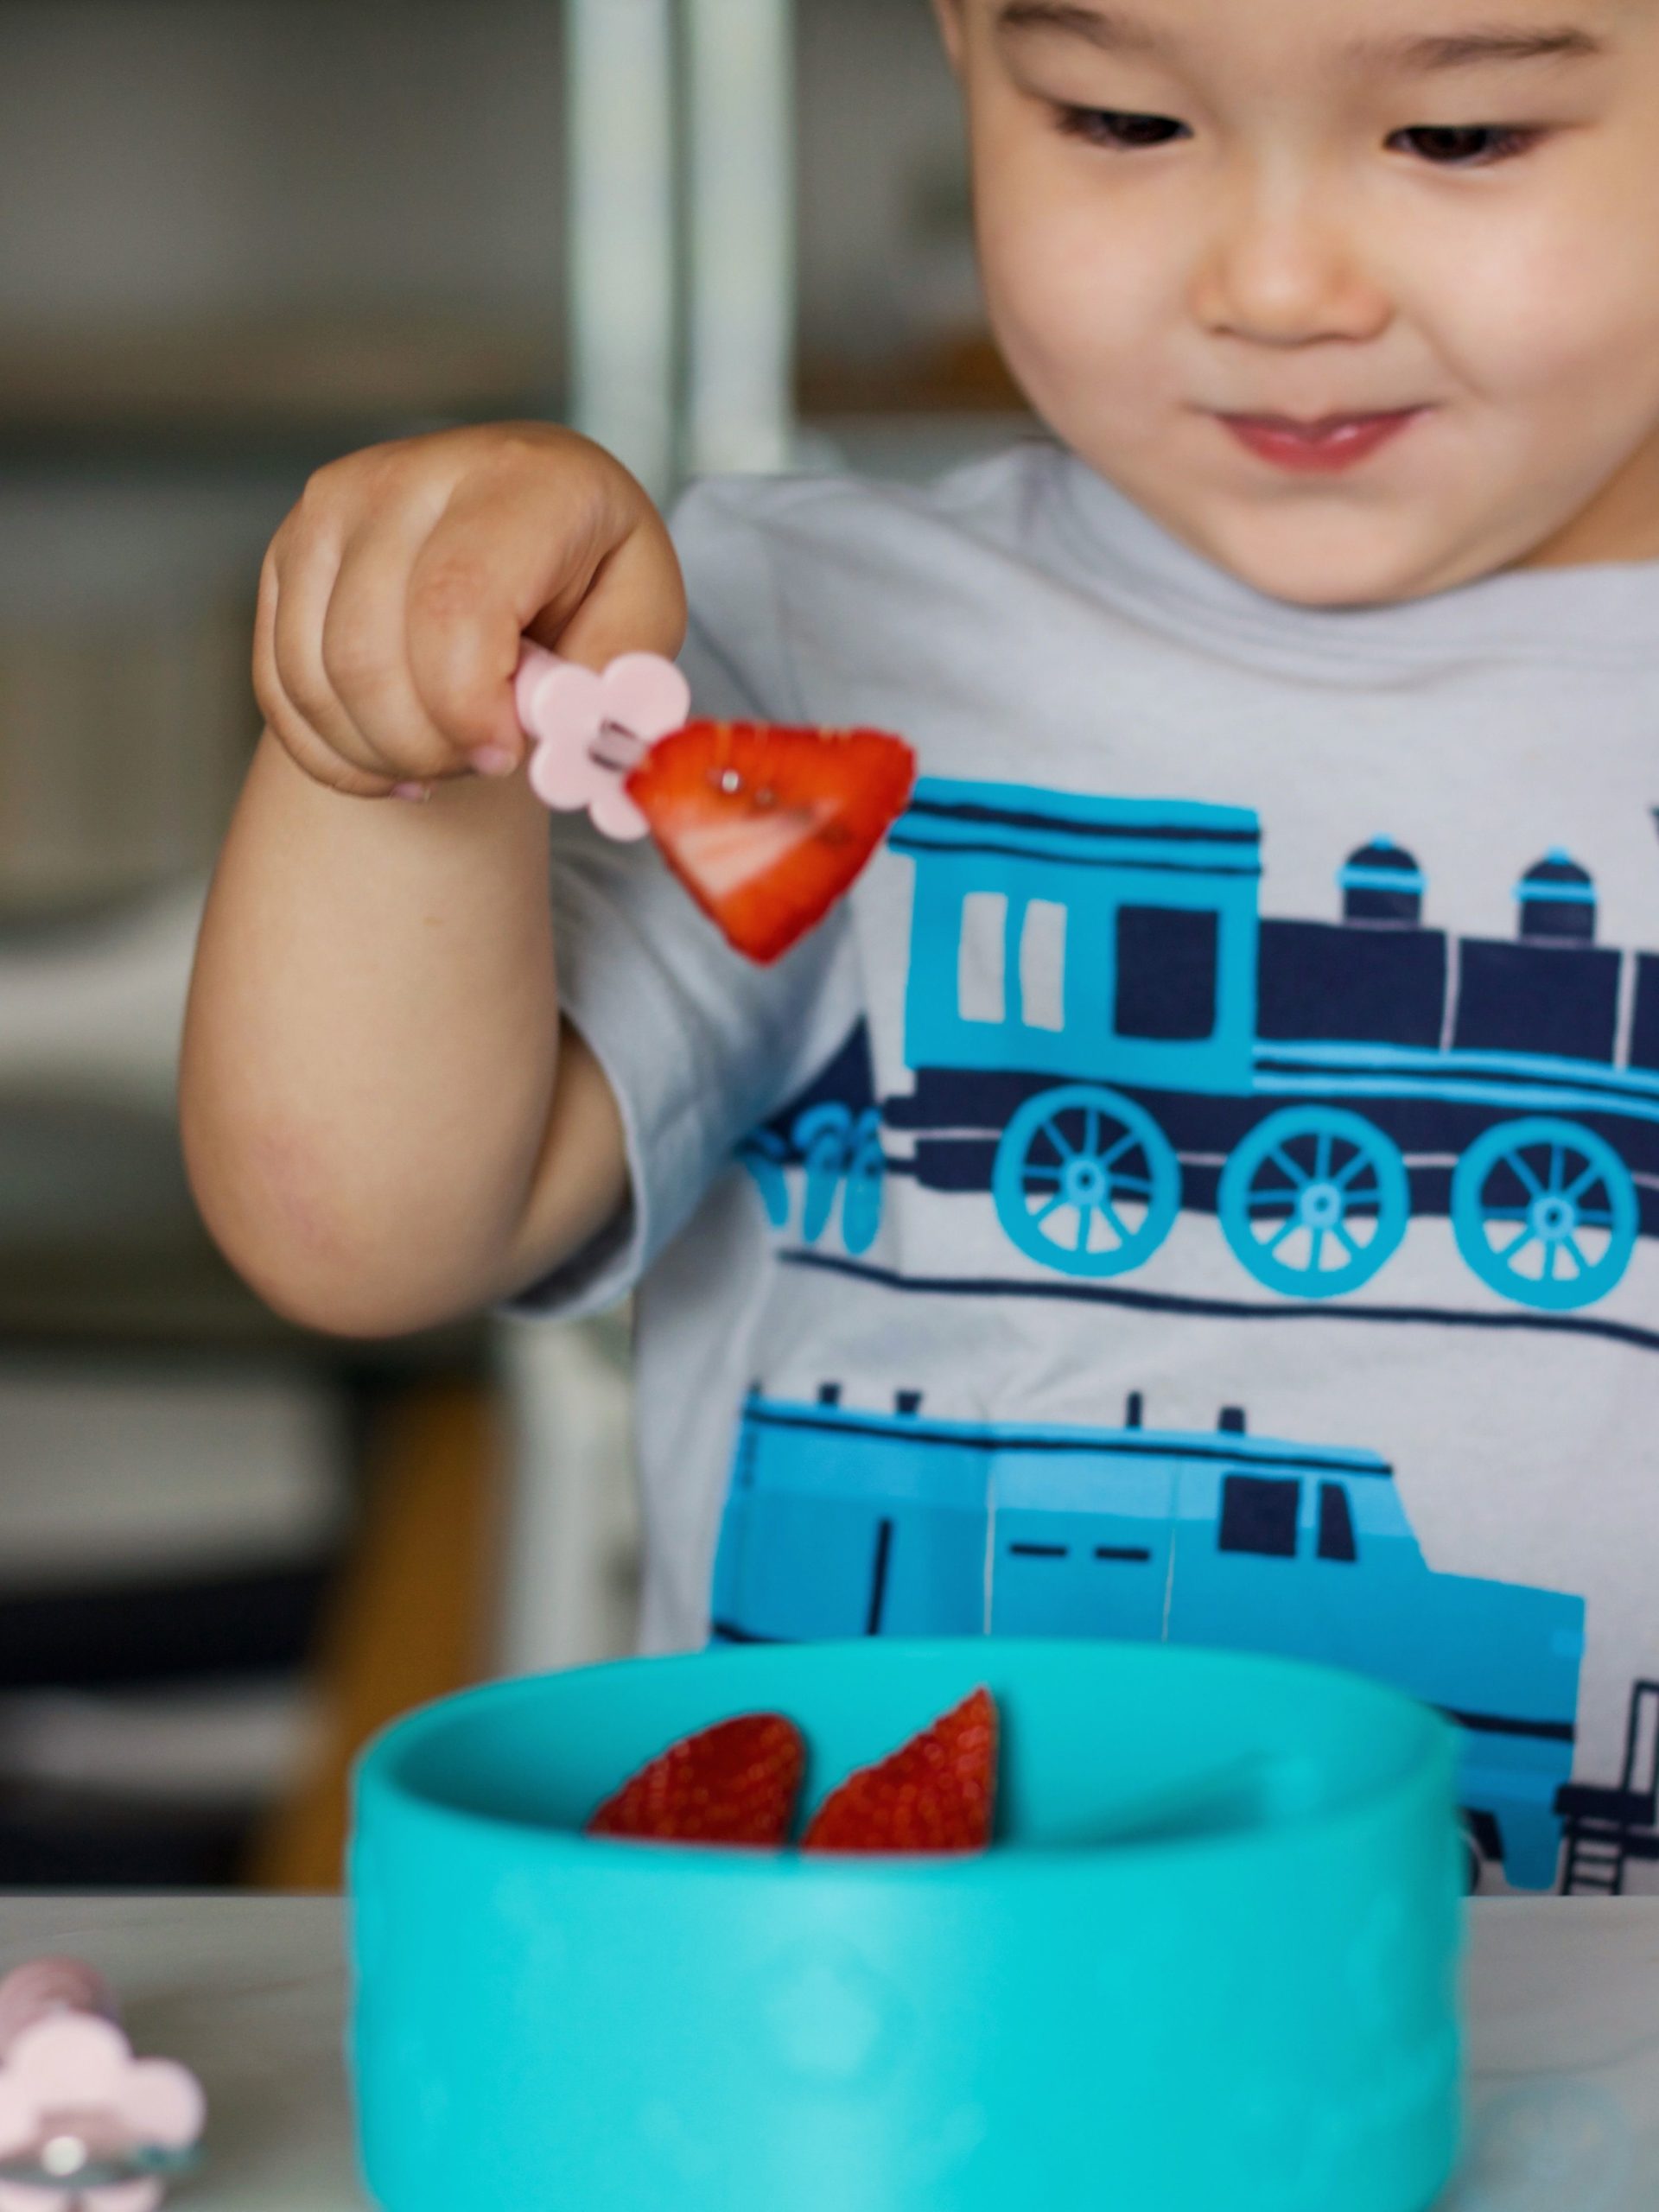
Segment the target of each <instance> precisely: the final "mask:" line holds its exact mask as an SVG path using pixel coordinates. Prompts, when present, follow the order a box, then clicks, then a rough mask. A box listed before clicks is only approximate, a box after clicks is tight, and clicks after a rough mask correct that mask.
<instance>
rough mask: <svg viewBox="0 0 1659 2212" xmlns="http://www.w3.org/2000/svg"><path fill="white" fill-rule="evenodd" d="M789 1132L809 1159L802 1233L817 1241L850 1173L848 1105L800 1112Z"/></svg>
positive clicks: (850, 1136)
mask: <svg viewBox="0 0 1659 2212" xmlns="http://www.w3.org/2000/svg"><path fill="white" fill-rule="evenodd" d="M790 1135H791V1137H792V1138H793V1139H794V1141H795V1149H796V1150H797V1151H798V1152H799V1153H801V1154H803V1155H804V1158H805V1160H806V1198H805V1201H804V1205H802V1208H801V1234H802V1236H804V1238H805V1239H806V1241H807V1243H809V1244H816V1243H817V1241H818V1239H819V1237H820V1236H823V1232H824V1230H826V1229H828V1228H829V1217H830V1215H831V1214H832V1213H834V1211H835V1210H836V1194H837V1193H838V1192H839V1191H840V1189H841V1179H842V1176H843V1175H844V1174H845V1173H847V1157H848V1154H849V1152H850V1151H851V1149H852V1139H853V1117H852V1115H851V1114H850V1113H849V1110H848V1109H847V1108H846V1107H845V1106H833V1105H826V1106H812V1107H809V1108H808V1109H807V1111H806V1112H805V1113H804V1114H803V1115H801V1116H800V1117H799V1118H798V1121H797V1122H796V1123H795V1126H794V1128H793V1129H791V1132H790Z"/></svg>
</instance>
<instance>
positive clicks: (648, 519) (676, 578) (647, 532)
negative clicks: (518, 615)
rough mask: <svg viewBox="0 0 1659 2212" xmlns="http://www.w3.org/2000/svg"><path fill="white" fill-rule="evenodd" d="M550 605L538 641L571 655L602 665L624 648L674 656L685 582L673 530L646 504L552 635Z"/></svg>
mask: <svg viewBox="0 0 1659 2212" xmlns="http://www.w3.org/2000/svg"><path fill="white" fill-rule="evenodd" d="M552 613H554V610H549V611H548V613H546V614H543V617H541V618H540V619H539V620H537V622H536V623H534V624H533V625H531V635H532V636H533V637H535V638H536V639H537V642H538V643H540V644H544V645H550V646H551V645H556V646H557V649H558V651H559V652H561V653H563V655H564V656H565V658H567V659H569V660H579V661H585V662H586V663H587V664H588V666H589V667H590V668H603V667H604V666H605V664H606V663H607V661H611V660H614V659H615V658H616V657H617V655H618V654H619V653H629V652H658V653H664V654H666V655H667V656H668V658H670V659H672V658H674V656H675V655H676V654H677V652H679V650H680V647H681V646H682V645H683V644H684V642H685V621H686V607H685V586H684V582H683V579H682V577H681V574H680V564H679V560H678V557H677V555H676V553H675V551H674V547H673V543H672V542H671V539H670V537H669V534H668V531H667V528H666V526H665V525H664V523H663V520H662V518H661V517H660V516H659V515H658V513H657V512H656V511H655V509H654V508H652V507H649V506H647V507H646V508H645V511H644V512H643V513H642V514H641V515H640V516H639V518H638V520H637V521H636V522H635V523H634V524H633V526H632V529H631V530H630V531H629V532H628V533H627V535H626V537H624V538H623V539H622V541H621V542H620V544H618V545H616V546H615V547H614V548H613V550H612V551H611V552H610V553H608V554H607V556H606V558H605V560H604V562H603V563H601V567H600V569H599V570H598V573H597V574H596V575H595V576H594V580H593V582H592V585H591V587H590V588H589V589H588V592H587V593H586V594H585V595H584V596H583V598H582V601H581V602H580V604H579V605H577V606H576V607H575V609H574V611H573V612H572V613H570V614H569V617H568V619H566V620H564V621H563V623H562V624H560V625H559V626H558V627H557V628H556V630H554V631H553V632H552V634H551V635H549V634H548V631H549V626H550V624H549V617H550V615H551V614H552Z"/></svg>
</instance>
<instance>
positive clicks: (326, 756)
mask: <svg viewBox="0 0 1659 2212" xmlns="http://www.w3.org/2000/svg"><path fill="white" fill-rule="evenodd" d="M281 599H282V587H281V583H280V582H279V580H278V577H277V569H276V567H275V565H274V563H271V562H270V561H267V562H266V563H265V566H264V569H263V570H262V572H261V574H260V578H259V607H258V613H257V617H256V620H255V626H254V691H255V695H256V696H257V699H258V702H259V709H260V712H261V713H262V714H263V715H264V718H265V722H266V726H267V728H269V729H270V733H271V734H272V736H273V737H275V738H276V739H277V742H278V743H279V744H280V745H281V746H282V747H283V751H284V752H285V753H288V754H289V757H290V759H292V760H294V762H295V763H296V766H299V767H301V768H302V769H303V770H304V771H305V772H306V774H307V775H308V776H309V777H311V778H312V779H313V780H314V781H315V782H317V783H320V784H326V785H327V786H328V788H329V789H330V790H331V791H343V792H346V793H347V794H348V795H349V796H350V797H352V798H385V796H386V795H387V794H388V793H389V792H390V791H391V788H392V785H391V779H389V778H387V777H385V776H383V775H378V774H372V773H369V772H365V771H364V770H363V769H361V768H359V767H357V766H355V765H354V764H353V762H352V761H350V760H347V759H346V758H345V756H344V755H343V754H341V753H338V752H336V751H335V749H334V747H333V746H331V745H330V744H328V743H327V741H326V740H325V739H324V738H322V737H321V736H320V735H319V734H318V733H317V731H316V730H315V728H313V727H312V724H311V722H310V721H309V719H308V717H307V716H306V715H304V714H302V712H301V710H300V709H299V708H298V707H297V706H296V703H295V702H294V701H293V700H292V699H291V698H290V697H289V693H288V689H287V686H286V685H285V683H283V677H282V672H281V671H280V669H279V668H278V666H277V655H276V652H275V651H274V649H273V644H272V640H273V639H274V636H275V632H276V624H277V614H278V613H279V611H280V607H281Z"/></svg>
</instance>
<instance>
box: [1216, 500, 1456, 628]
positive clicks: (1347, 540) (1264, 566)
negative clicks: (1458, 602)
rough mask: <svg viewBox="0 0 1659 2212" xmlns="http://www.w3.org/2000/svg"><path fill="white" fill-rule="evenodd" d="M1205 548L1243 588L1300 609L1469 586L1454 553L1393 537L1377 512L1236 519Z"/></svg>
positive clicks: (1393, 600) (1376, 602)
mask: <svg viewBox="0 0 1659 2212" xmlns="http://www.w3.org/2000/svg"><path fill="white" fill-rule="evenodd" d="M1202 550H1205V552H1207V553H1208V554H1209V556H1210V557H1211V559H1212V560H1213V561H1216V562H1217V563H1219V565H1220V566H1221V567H1222V568H1224V569H1227V570H1228V571H1229V572H1230V574H1231V575H1234V576H1236V578H1237V579H1238V580H1239V582H1241V583H1244V584H1248V585H1249V587H1250V588H1251V589H1252V590H1254V591H1258V592H1261V593H1262V594H1264V595H1265V596H1267V597H1268V598H1269V599H1277V600H1282V601H1286V602H1287V604H1288V605H1291V606H1294V607H1332V608H1337V607H1386V606H1393V605H1395V604H1397V603H1399V602H1400V601H1404V600H1412V599H1421V598H1424V597H1426V596H1427V594H1430V593H1432V592H1437V591H1444V590H1446V589H1447V588H1449V587H1450V586H1452V585H1453V584H1456V583H1460V582H1465V581H1467V578H1468V576H1469V575H1471V574H1473V573H1476V572H1477V570H1478V567H1479V565H1480V564H1479V563H1471V565H1470V567H1469V568H1468V569H1465V570H1463V571H1461V572H1460V571H1459V564H1458V562H1457V558H1456V555H1455V552H1454V551H1453V550H1452V549H1451V548H1448V547H1444V546H1438V545H1431V544H1425V543H1422V542H1421V540H1420V539H1419V538H1417V537H1416V536H1415V535H1414V533H1400V534H1399V535H1397V536H1396V535H1395V533H1393V532H1391V531H1389V527H1388V524H1387V522H1386V521H1385V520H1384V518H1383V517H1382V516H1380V515H1378V514H1377V513H1376V512H1375V510H1373V511H1372V512H1369V513H1364V512H1362V513H1358V514H1354V515H1349V516H1343V517H1340V518H1316V517H1314V516H1312V515H1306V516H1300V517H1288V516H1285V515H1282V514H1281V515H1276V516H1271V517H1268V516H1263V515H1261V514H1255V515H1251V516H1242V517H1236V518H1232V517H1230V518H1227V520H1226V521H1225V522H1224V523H1222V524H1219V525H1218V526H1217V527H1215V528H1213V529H1212V530H1210V531H1205V533H1204V539H1203V546H1202Z"/></svg>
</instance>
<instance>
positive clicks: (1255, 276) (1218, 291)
mask: <svg viewBox="0 0 1659 2212" xmlns="http://www.w3.org/2000/svg"><path fill="white" fill-rule="evenodd" d="M1365 263H1366V257H1365V254H1364V251H1363V245H1362V241H1361V239H1360V238H1359V237H1358V236H1357V232H1356V230H1355V228H1354V226H1352V225H1351V224H1350V223H1349V222H1347V221H1346V220H1345V219H1344V211H1343V210H1342V209H1341V207H1340V206H1339V205H1338V204H1335V203H1333V201H1332V199H1331V197H1330V194H1329V193H1328V192H1327V191H1322V190H1321V188H1320V186H1319V183H1318V182H1317V181H1313V180H1308V181H1301V182H1300V183H1298V184H1297V185H1295V186H1294V187H1292V188H1286V187H1285V186H1284V185H1282V184H1281V186H1280V187H1279V188H1277V189H1268V188H1256V189H1254V190H1250V189H1241V190H1236V191H1232V192H1230V193H1229V194H1228V198H1227V202H1226V207H1225V212H1224V215H1223V218H1222V219H1221V221H1220V222H1219V224H1218V225H1217V231H1216V234H1215V236H1214V238H1213V240H1212V242H1211V246H1210V250H1209V251H1208V252H1207V253H1206V255H1205V257H1204V259H1203V261H1202V262H1201V264H1200V266H1199V269H1198V274H1197V278H1196V283H1195V287H1194V298H1193V306H1194V309H1195V312H1196V313H1197V315H1198V319H1199V321H1201V322H1202V323H1203V324H1204V325H1205V327H1206V328H1207V329H1209V330H1211V332H1213V333H1215V334H1218V335H1223V336H1230V337H1235V338H1243V339H1248V340H1252V341H1253V342H1254V343H1255V344H1257V345H1260V346H1306V345H1312V344H1316V343H1318V342H1319V340H1331V339H1345V340H1350V341H1353V340H1364V339H1368V338H1375V337H1377V336H1379V335H1380V334H1382V332H1383V330H1385V329H1386V328H1387V327H1388V325H1389V322H1390V321H1392V319H1393V315H1394V305H1393V302H1392V300H1391V298H1390V296H1389V292H1388V290H1387V289H1386V288H1385V287H1384V286H1383V284H1382V283H1380V282H1379V281H1378V280H1377V279H1376V277H1374V276H1373V275H1371V274H1370V272H1369V270H1367V268H1366V265H1365Z"/></svg>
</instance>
